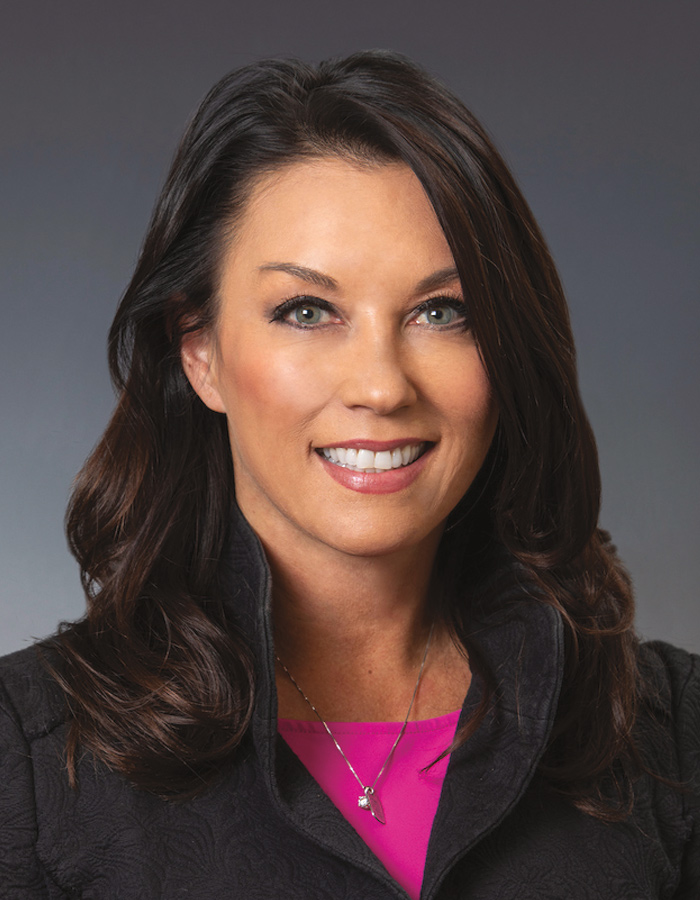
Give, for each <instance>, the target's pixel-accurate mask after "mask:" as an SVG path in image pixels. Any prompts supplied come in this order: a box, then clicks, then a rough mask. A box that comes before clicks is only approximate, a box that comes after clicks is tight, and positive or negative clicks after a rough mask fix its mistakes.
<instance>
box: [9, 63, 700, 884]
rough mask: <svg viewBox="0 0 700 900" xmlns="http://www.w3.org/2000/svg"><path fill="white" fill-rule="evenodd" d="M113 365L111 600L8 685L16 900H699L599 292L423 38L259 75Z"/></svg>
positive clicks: (186, 171)
mask: <svg viewBox="0 0 700 900" xmlns="http://www.w3.org/2000/svg"><path fill="white" fill-rule="evenodd" d="M110 363H111V368H112V374H113V377H114V381H115V385H116V387H117V389H118V391H119V400H118V404H117V408H116V410H115V413H114V415H113V418H112V420H111V422H110V424H109V426H108V429H107V431H106V433H105V435H104V436H103V438H102V440H101V442H100V443H99V444H98V446H97V448H96V450H95V451H94V453H93V454H92V456H91V457H90V458H89V459H88V461H87V463H86V465H85V467H84V469H83V471H82V473H81V475H80V476H79V479H78V481H77V484H76V488H75V493H74V496H73V498H72V501H71V506H70V509H69V515H68V534H69V539H70V542H71V547H72V549H73V551H74V553H75V555H76V557H77V559H78V561H79V563H80V566H81V571H82V579H83V586H84V588H85V591H86V595H87V601H88V608H87V613H86V616H85V618H84V619H82V620H81V621H79V622H76V623H72V624H65V625H64V626H63V627H62V628H61V630H60V631H59V633H58V634H57V635H56V636H55V637H54V638H52V639H50V640H48V641H46V642H44V643H43V644H42V645H41V646H39V647H38V648H35V649H32V650H25V651H21V652H20V653H18V654H14V655H13V656H10V657H7V658H6V659H5V660H3V661H2V663H1V664H0V678H1V679H2V683H1V684H0V721H1V727H0V759H1V760H2V766H3V767H4V768H3V777H2V779H0V795H2V808H3V810H9V815H7V816H6V817H5V820H4V822H3V823H2V826H1V828H0V886H2V888H3V896H8V897H16V898H30V897H32V898H39V897H42V898H68V897H75V896H78V895H80V896H84V897H87V896H90V897H94V898H117V897H142V896H163V897H174V896H180V895H183V894H188V895H190V896H196V897H198V898H208V897H211V898H220V897H222V896H229V895H231V896H239V895H240V896H245V897H246V898H255V897H260V898H262V897H265V898H269V897H280V896H284V897H300V898H302V897H303V898H312V897H318V898H321V897H329V896H332V897H336V898H340V897H348V898H351V897H363V898H377V900H378V898H388V897H401V896H406V895H408V896H410V897H413V898H417V897H419V896H420V897H423V898H445V900H446V898H471V897H479V898H480V900H488V898H496V897H498V898H504V897H513V898H516V897H517V898H518V900H527V898H533V900H534V898H541V897H543V896H548V897H550V896H551V897H555V896H556V897H567V898H577V897H581V898H583V897H591V896H595V897H608V896H610V897H612V896H614V897H629V898H632V897H635V898H637V897H639V898H641V897H659V898H660V897H664V898H670V897H674V898H676V900H681V898H687V900H690V898H691V897H696V896H697V893H698V889H700V835H698V831H697V825H696V822H698V821H700V674H699V673H698V665H697V660H696V659H694V658H693V657H691V656H689V655H688V654H685V653H683V652H681V651H678V650H674V649H673V648H671V647H668V646H666V645H662V644H650V645H640V644H639V643H638V641H637V639H636V637H635V634H634V630H633V625H632V616H633V600H632V592H631V587H630V583H629V579H628V577H627V575H626V573H625V571H624V569H623V567H622V566H621V564H620V562H619V560H618V559H617V556H616V553H615V550H614V548H613V546H612V545H611V543H610V540H609V537H608V535H607V534H606V533H605V532H603V531H602V530H601V529H600V528H599V527H598V512H599V499H600V483H599V473H598V465H597V456H596V449H595V442H594V439H593V435H592V433H591V429H590V426H589V424H588V421H587V419H586V415H585V412H584V409H583V406H582V403H581V399H580V396H579V392H578V387H577V380H576V368H575V353H574V346H573V339H572V335H571V329H570V327H569V320H568V313H567V309H566V303H565V300H564V297H563V294H562V290H561V286H560V284H559V281H558V278H557V274H556V271H555V268H554V265H553V263H552V260H551V258H550V256H549V253H548V251H547V248H546V246H545V243H544V241H543V239H542V236H541V234H540V232H539V229H538V227H537V224H536V223H535V221H534V219H533V218H532V215H531V213H530V211H529V209H528V207H527V204H526V203H525V201H524V199H523V197H522V196H521V194H520V192H519V190H518V188H517V186H516V184H515V182H514V181H513V178H512V176H511V175H510V173H509V172H508V170H507V169H506V167H505V165H504V164H503V162H502V160H501V159H500V157H499V155H498V153H497V152H496V150H495V149H494V147H493V146H492V144H491V143H490V141H489V139H488V137H487V136H486V134H485V133H484V131H483V129H482V128H481V126H480V125H479V123H478V122H476V121H475V119H474V118H473V117H472V116H471V114H470V113H469V112H468V111H467V110H466V109H465V108H464V106H463V105H462V104H461V102H460V101H459V100H457V99H456V98H455V97H454V96H452V95H451V94H450V93H449V92H448V91H447V90H446V89H445V88H444V87H442V86H441V85H440V84H438V83H436V82H435V81H434V80H433V79H431V78H430V77H429V76H428V75H426V74H425V73H424V72H422V71H421V70H420V69H418V68H417V67H416V66H414V65H413V64H412V63H410V62H409V61H408V60H406V59H405V58H403V57H399V56H397V55H395V54H392V53H385V52H370V53H360V54H356V55H354V56H351V57H349V58H347V59H344V60H337V61H330V62H326V63H322V64H321V65H320V66H319V67H317V68H313V67H310V66H307V65H305V64H303V63H300V62H296V61H286V62H285V61H264V62H261V63H259V64H256V65H253V66H250V67H247V68H244V69H242V70H239V71H237V72H234V73H232V74H231V75H229V76H227V77H226V78H224V79H223V80H222V81H221V82H220V83H219V84H218V85H216V86H215V87H214V88H213V89H212V91H211V92H210V94H209V95H208V96H207V98H206V99H205V100H204V102H203V104H202V106H201V107H200V109H199V111H198V112H197V114H196V115H195V117H194V119H193V121H192V123H191V125H190V127H189V128H188V130H187V132H186V134H185V136H184V138H183V141H182V143H181V145H180V148H179V151H178V154H177V156H176V158H175V161H174V163H173V167H172V170H171V172H170V175H169V177H168V180H167V182H166V185H165V187H164V189H163V193H162V196H161V198H160V200H159V202H158V205H157V207H156V210H155V212H154V216H153V220H152V222H151V225H150V227H149V231H148V234H147V236H146V240H145V243H144V247H143V251H142V254H141V257H140V259H139V263H138V266H137V269H136V272H135V274H134V277H133V279H132V281H131V284H130V285H129V287H128V288H127V291H126V293H125V295H124V298H123V300H122V302H121V304H120V307H119V310H118V312H117V316H116V318H115V321H114V324H113V326H112V330H111V333H110ZM176 801H177V802H176Z"/></svg>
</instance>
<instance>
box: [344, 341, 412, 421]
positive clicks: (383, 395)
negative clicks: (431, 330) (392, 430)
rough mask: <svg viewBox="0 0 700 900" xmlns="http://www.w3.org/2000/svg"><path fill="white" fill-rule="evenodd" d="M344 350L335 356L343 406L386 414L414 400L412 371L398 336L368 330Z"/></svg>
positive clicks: (406, 352)
mask: <svg viewBox="0 0 700 900" xmlns="http://www.w3.org/2000/svg"><path fill="white" fill-rule="evenodd" d="M345 349H346V352H345V353H343V354H341V355H340V356H339V358H338V363H339V365H340V366H341V367H342V377H341V380H340V399H341V400H342V402H343V403H344V404H345V406H347V407H348V408H351V409H355V408H357V409H361V408H363V409H368V410H371V411H372V412H374V413H376V414H377V415H380V416H387V415H390V414H391V413H393V412H396V411H397V410H399V409H403V408H405V407H408V406H411V404H413V403H415V402H416V399H417V397H418V392H417V390H416V386H415V384H414V381H413V378H412V375H413V374H414V373H412V372H411V366H410V360H409V358H408V351H407V348H406V347H405V346H403V344H402V342H401V338H400V336H399V335H397V334H394V333H392V332H391V331H386V332H382V333H378V332H377V331H376V330H371V331H370V333H368V334H367V333H365V334H361V335H357V337H356V339H355V340H353V341H350V342H349V343H348V346H347V347H346V348H345Z"/></svg>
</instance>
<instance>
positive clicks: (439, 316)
mask: <svg viewBox="0 0 700 900" xmlns="http://www.w3.org/2000/svg"><path fill="white" fill-rule="evenodd" d="M425 315H426V318H427V319H428V321H429V322H430V324H431V325H449V324H450V323H451V322H452V321H454V319H455V317H456V316H457V312H456V310H454V309H453V308H452V307H451V306H435V307H433V309H428V310H426V313H425Z"/></svg>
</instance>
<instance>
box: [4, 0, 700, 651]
mask: <svg viewBox="0 0 700 900" xmlns="http://www.w3.org/2000/svg"><path fill="white" fill-rule="evenodd" d="M699 25H700V4H698V2H697V0H658V2H648V0H619V2H618V0H606V2H586V3H574V2H562V0H549V2H527V0H506V2H502V0H479V2H469V0H462V2H457V0H455V2H440V0H433V2H430V3H428V2H417V3H416V2H411V0H403V2H382V0H375V2H354V3H352V4H346V3H344V4H340V3H334V2H332V0H323V2H316V0H302V2H291V0H287V2H284V3H282V2H280V3H271V2H269V0H263V2H257V3H254V4H253V3H251V2H247V3H245V4H243V3H237V2H226V3H224V2H216V0H202V2H199V3H197V4H196V5H195V4H194V3H183V2H177V0H169V2H160V0H158V2H148V0H139V2H133V0H127V2H125V0H120V2H118V3H114V2H110V3H102V2H98V0H91V2H87V0H86V2H83V3H78V2H74V0H61V2H50V0H44V2H41V3H35V2H32V0H16V2H14V3H12V2H11V3H9V4H5V6H4V10H3V13H2V17H1V19H0V73H1V75H0V84H2V91H1V93H0V182H1V183H0V204H1V208H2V216H1V217H0V221H1V226H0V227H1V229H2V231H1V240H0V258H1V265H0V298H1V302H2V320H1V321H2V329H1V330H0V353H1V355H2V357H1V358H2V366H3V369H2V372H3V374H2V379H0V415H1V422H2V426H1V434H0V459H1V460H2V466H0V615H1V622H2V628H1V629H0V652H4V651H9V650H12V649H15V648H18V647H20V646H22V645H23V644H24V643H26V642H27V641H28V640H29V639H30V638H31V637H32V636H42V635H45V634H47V633H49V632H50V631H52V630H53V629H54V628H55V626H56V623H57V622H58V620H59V619H63V618H72V617H76V616H78V615H79V614H80V613H81V612H82V609H83V601H82V598H81V593H80V588H79V583H78V572H77V567H76V566H75V563H74V562H73V561H72V559H71V558H70V556H69V555H68V552H67V550H66V547H65V540H64V538H63V532H62V517H63V510H64V506H65V502H66V499H67V496H68V492H69V489H70V483H71V479H72V478H73V476H74V474H75V473H76V471H77V469H78V468H79V466H80V464H81V462H82V460H83V459H84V457H85V456H86V454H87V453H88V451H89V450H90V448H91V447H92V445H93V444H94V443H95V441H96V440H97V439H98V437H99V435H100V433H101V430H102V429H103V427H104V425H105V423H106V420H107V417H108V414H109V411H110V408H111V406H112V402H113V398H112V394H111V390H110V387H109V382H108V377H107V368H106V362H105V336H106V332H107V328H108V326H109V322H110V320H111V317H112V315H113V312H114V309H115V306H116V303H117V301H118V298H119V296H120V294H121V292H122V290H123V288H124V286H125V284H126V282H127V280H128V278H129V275H130V271H131V269H132V267H133V265H134V262H135V258H136V254H137V251H138V247H139V244H140V241H141V237H142V235H143V232H144V229H145V226H146V223H147V219H148V216H149V213H150V209H151V206H152V203H153V201H154V199H155V195H156V192H157V189H158V187H159V185H160V183H161V181H162V179H163V177H164V174H165V170H166V166H167V162H168V160H169V159H170V156H171V154H172V152H173V150H174V147H175V144H176V141H177V139H178V137H179V134H180V132H181V130H182V127H183V125H184V123H185V121H186V120H187V118H188V116H189V115H190V113H191V112H192V110H193V108H194V107H195V105H196V103H197V102H198V100H199V99H200V98H201V97H202V95H203V94H204V92H205V91H206V90H207V89H208V88H209V87H210V85H211V84H213V82H214V81H215V80H217V79H218V78H219V77H220V76H222V75H223V74H224V73H225V72H227V71H228V70H229V69H231V68H233V67H235V66H237V65H240V64H242V63H245V62H248V61H251V60H253V59H256V58H259V57H261V56H270V55H295V56H300V57H302V58H305V59H309V60H311V61H317V60H319V59H320V58H323V57H326V56H332V55H337V54H346V53H348V52H351V51H353V50H356V49H361V48H368V47H391V48H394V49H397V50H401V51H403V52H406V53H408V54H409V55H411V56H413V57H414V58H415V59H416V60H417V61H419V62H420V63H422V64H423V65H425V66H427V67H428V68H430V69H431V70H433V71H434V72H435V73H436V74H438V75H439V76H441V77H442V78H443V79H444V80H446V81H447V83H448V84H449V85H450V86H451V87H452V88H453V89H454V90H455V91H456V92H457V93H458V94H460V96H461V97H462V98H463V99H464V100H465V102H466V103H467V105H469V106H471V107H472V109H473V110H474V111H475V112H476V113H477V115H478V116H480V117H481V118H482V119H483V120H484V122H485V123H486V125H487V127H488V128H489V130H490V131H491V133H492V134H493V135H494V136H495V138H496V141H497V143H498V144H499V146H500V147H501V148H502V149H503V151H504V153H505V156H506V158H507V160H508V161H509V162H510V164H511V165H512V166H513V168H514V170H515V172H516V175H517V177H518V178H519V181H520V183H521V184H522V186H523V188H524V191H525V194H526V196H527V197H528V198H529V200H530V202H531V204H532V207H533V209H534V211H535V214H536V215H537V216H538V218H539V220H540V222H541V224H542V226H543V228H544V231H545V234H546V235H547V237H548V240H549V242H550V245H551V247H552V250H553V252H554V256H555V258H556V260H557V262H558V264H559V267H560V270H561V273H562V276H563V279H564V283H565V286H566V288H567V291H568V296H569V300H570V305H571V310H572V317H573V322H574V330H575V333H576V336H577V340H578V346H579V360H580V374H581V385H582V390H583V395H584V399H585V401H586V405H587V408H588V410H589V413H590V416H591V419H592V421H593V425H594V428H595V430H596V434H597V437H598V442H599V448H600V456H601V465H602V470H603V485H604V505H603V514H602V524H603V525H604V526H606V527H607V528H609V529H610V530H611V531H612V533H613V536H614V538H615V540H616V543H617V544H618V546H619V548H620V551H621V553H622V556H623V558H624V560H625V561H626V562H627V564H628V566H629V567H630V569H631V571H632V573H633V576H634V578H635V583H636V588H637V595H638V606H639V627H640V631H641V632H642V634H643V635H645V636H648V637H662V638H665V639H667V640H670V641H673V642H675V643H677V644H680V645H683V646H685V647H687V648H689V649H692V650H695V651H700V614H699V612H698V604H697V602H696V594H697V590H696V584H697V582H698V576H699V575H700V567H699V564H698V553H697V544H698V541H697V534H698V525H699V519H700V513H699V509H700V503H699V502H698V500H699V497H698V493H699V492H698V484H699V481H700V479H699V478H698V472H697V463H698V459H699V458H700V454H699V453H698V450H699V445H700V435H699V420H700V417H699V416H698V403H697V387H698V353H697V346H698V339H699V337H700V334H699V332H700V312H699V310H698V268H699V266H698V255H699V254H698V246H697V245H698V232H699V228H698V225H699V218H700V215H699V209H698V208H699V204H698V194H697V191H698V181H699V177H698V176H699V168H700V166H699V161H698V158H699V156H700V154H699V149H700V139H699V137H700V136H699V134H698V131H699V117H698V109H697V93H698V88H699V87H700V66H699V64H698V59H699V58H700V54H699V53H698V46H699V45H700V41H699V38H700V28H699V27H698V26H699Z"/></svg>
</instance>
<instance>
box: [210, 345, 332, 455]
mask: <svg viewBox="0 0 700 900" xmlns="http://www.w3.org/2000/svg"><path fill="white" fill-rule="evenodd" d="M267 351H268V352H265V351H263V350H262V349H260V350H256V348H255V347H254V346H249V347H248V348H240V350H239V351H238V352H237V353H235V354H234V353H230V354H228V356H227V359H225V360H224V365H223V367H222V368H221V370H220V372H221V379H220V381H221V392H222V394H223V396H224V403H225V406H226V414H227V417H228V420H229V430H230V431H231V432H232V434H235V435H236V436H237V440H238V441H239V442H243V443H245V442H246V441H247V440H250V441H252V442H254V441H255V439H256V437H262V436H263V435H267V436H269V437H275V436H278V437H282V436H283V435H284V434H288V433H290V432H293V431H297V430H299V429H300V428H301V427H303V425H304V424H305V423H306V422H307V421H308V419H309V418H310V417H311V416H312V415H313V413H314V411H315V410H316V409H317V408H318V406H319V404H320V403H321V402H322V397H321V396H320V384H319V380H318V379H317V378H313V377H312V376H311V374H310V372H309V367H308V364H301V363H300V362H299V361H295V360H294V359H290V358H288V357H286V356H284V355H281V354H275V353H271V352H269V347H268V348H267Z"/></svg>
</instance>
